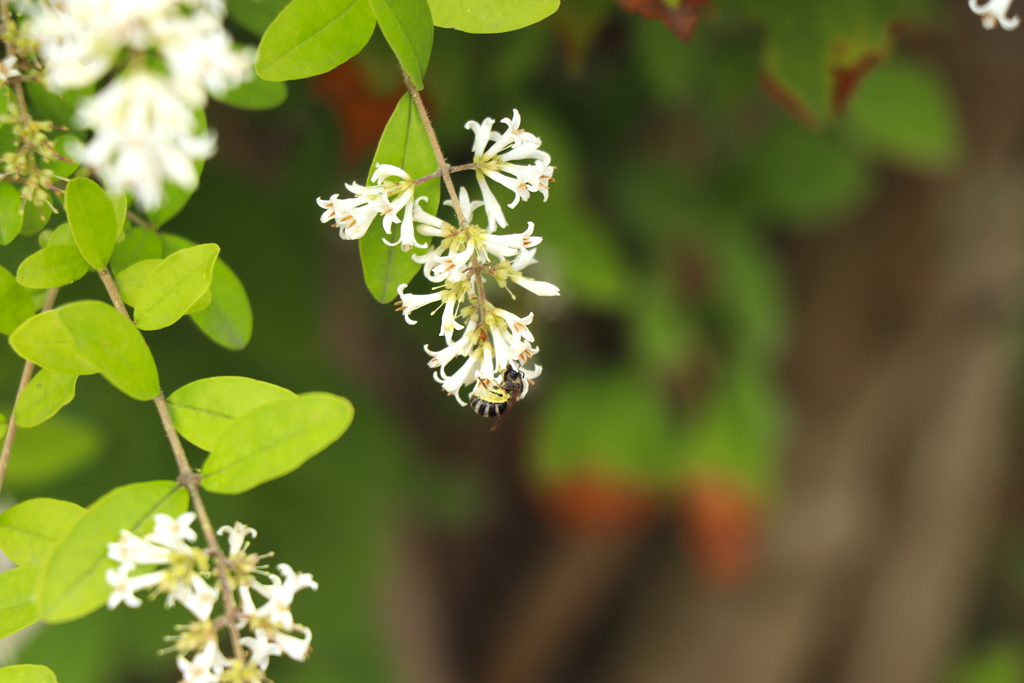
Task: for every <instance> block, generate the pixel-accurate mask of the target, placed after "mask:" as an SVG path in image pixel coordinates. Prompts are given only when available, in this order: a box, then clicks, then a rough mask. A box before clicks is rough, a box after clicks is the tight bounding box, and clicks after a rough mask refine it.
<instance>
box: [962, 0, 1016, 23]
mask: <svg viewBox="0 0 1024 683" xmlns="http://www.w3.org/2000/svg"><path fill="white" fill-rule="evenodd" d="M1012 4H1013V0H987V1H986V2H982V1H981V0H968V2H967V6H968V7H970V8H971V11H972V12H974V13H975V14H977V15H978V16H980V17H981V25H982V26H983V27H985V29H986V30H988V31H991V30H992V29H994V28H995V27H996V26H997V25H998V26H1001V27H1002V28H1003V29H1005V30H1007V31H1012V30H1013V29H1015V28H1017V27H1018V26H1020V17H1019V16H1017V15H1016V14H1015V15H1013V16H1012V17H1011V16H1008V15H1009V13H1010V5H1012Z"/></svg>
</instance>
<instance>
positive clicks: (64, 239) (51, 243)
mask: <svg viewBox="0 0 1024 683" xmlns="http://www.w3.org/2000/svg"><path fill="white" fill-rule="evenodd" d="M60 244H64V245H70V246H73V247H75V248H77V246H78V245H76V244H75V236H74V235H72V234H71V226H70V225H68V224H67V223H61V224H60V225H58V226H57V227H56V228H54V229H53V231H52V232H50V237H49V238H48V239H47V240H46V244H45V245H43V246H45V247H55V246H57V245H60ZM79 253H81V252H79Z"/></svg>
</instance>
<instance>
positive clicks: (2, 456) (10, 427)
mask: <svg viewBox="0 0 1024 683" xmlns="http://www.w3.org/2000/svg"><path fill="white" fill-rule="evenodd" d="M59 291H60V287H54V288H53V289H51V290H50V291H48V292H47V293H46V301H44V302H43V307H42V309H41V310H40V313H45V312H46V311H49V310H50V309H51V308H53V304H54V302H56V301H57V292H59ZM35 368H36V364H35V363H33V362H32V361H30V360H27V361H25V367H24V368H23V369H22V371H21V381H20V382H18V391H17V393H15V394H14V405H13V406H12V407H11V418H10V420H8V422H7V434H6V436H4V445H3V448H2V449H0V490H3V486H4V477H5V476H6V475H7V462H8V461H9V460H10V459H11V449H13V448H14V435H15V434H16V433H17V431H18V425H17V424H16V423H15V422H14V409H15V408H17V407H18V399H19V398H21V392H23V391H24V390H25V387H26V386H28V383H29V380H31V379H32V371H33V370H35Z"/></svg>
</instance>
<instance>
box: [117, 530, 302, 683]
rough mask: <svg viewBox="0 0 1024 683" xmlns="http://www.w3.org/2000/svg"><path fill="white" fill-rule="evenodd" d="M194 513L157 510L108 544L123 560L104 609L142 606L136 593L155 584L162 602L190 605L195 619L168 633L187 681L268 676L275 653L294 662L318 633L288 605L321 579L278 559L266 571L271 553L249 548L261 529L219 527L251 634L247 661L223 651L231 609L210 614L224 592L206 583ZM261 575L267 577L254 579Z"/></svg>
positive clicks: (245, 640) (243, 626) (242, 623)
mask: <svg viewBox="0 0 1024 683" xmlns="http://www.w3.org/2000/svg"><path fill="white" fill-rule="evenodd" d="M195 519H196V515H195V513H194V512H186V513H184V514H182V515H180V516H178V517H171V516H170V515H165V514H158V515H156V516H155V526H154V528H153V531H152V532H151V533H148V534H146V535H145V536H143V537H141V538H140V537H139V536H136V535H135V534H133V533H132V532H130V531H127V530H125V531H122V532H121V537H120V538H119V539H118V540H117V541H116V542H115V543H109V544H108V545H107V557H109V558H110V559H112V560H115V561H116V562H118V563H119V565H118V567H117V569H108V570H107V573H106V579H107V583H108V584H109V585H110V587H111V589H112V591H111V593H110V597H109V598H107V608H108V609H114V608H115V607H117V606H118V605H119V604H121V603H124V604H125V605H127V606H128V607H138V606H139V605H141V604H142V600H141V599H140V598H139V597H138V596H137V595H135V594H136V593H137V592H139V591H142V590H146V589H152V593H151V595H153V596H155V595H159V594H161V593H162V594H164V595H165V596H166V598H165V606H167V607H171V606H173V605H175V604H178V603H180V604H181V605H182V606H184V607H185V608H186V609H187V610H188V611H189V612H191V613H192V616H193V617H195V620H194V621H193V622H192V623H190V624H188V625H187V626H179V627H178V630H179V633H178V634H177V635H176V636H173V637H169V638H168V639H169V640H172V641H174V645H173V646H172V647H170V648H168V649H169V651H174V652H177V654H178V656H177V664H178V669H179V670H180V671H181V680H182V681H183V683H217V682H218V681H253V682H256V681H260V680H262V679H263V678H265V676H264V675H263V672H265V671H266V670H267V666H268V665H269V664H270V658H271V657H276V656H280V655H287V656H288V657H290V658H292V659H294V660H296V661H300V662H301V661H303V660H305V659H306V657H308V656H309V649H310V647H309V645H310V641H311V640H312V638H313V634H312V632H311V631H310V630H309V628H307V627H305V626H303V625H302V624H298V623H296V622H295V619H294V617H293V616H292V612H291V606H292V601H293V600H294V598H295V594H296V593H297V592H298V591H300V590H302V589H303V588H310V589H312V590H316V589H317V588H318V585H317V583H316V581H314V580H313V576H312V575H311V574H306V573H303V572H296V571H295V570H293V569H292V568H291V567H290V566H289V565H287V564H279V565H277V569H278V571H279V572H280V576H278V575H276V574H271V573H269V572H266V571H264V570H263V569H262V568H261V567H260V565H259V562H260V560H261V559H263V557H266V556H260V555H256V554H254V553H250V552H249V542H248V540H247V536H252V537H254V538H255V536H256V530H255V529H252V528H251V527H248V526H246V525H244V524H242V523H241V522H235V525H234V526H230V527H229V526H223V527H221V528H220V529H219V530H218V531H217V534H218V535H221V536H223V535H225V534H226V535H227V540H228V552H227V564H228V567H229V571H230V584H231V586H232V588H233V589H234V590H235V591H236V592H237V599H236V603H237V607H238V614H237V616H238V622H237V624H236V626H237V628H238V630H239V632H242V631H243V630H248V631H249V633H250V635H246V636H243V637H242V638H241V639H240V642H241V644H242V645H243V646H245V648H246V649H247V650H248V656H247V657H246V660H247V661H246V662H244V663H243V662H240V661H238V660H237V659H235V658H233V657H228V656H226V655H225V654H224V653H222V652H221V650H220V645H219V636H218V632H219V631H220V630H221V629H222V628H225V627H226V625H227V616H226V615H221V616H219V617H217V618H216V619H213V618H211V617H212V614H213V608H214V606H215V605H216V604H217V600H218V598H219V597H220V595H221V591H220V589H219V588H217V587H216V586H215V585H210V583H209V582H208V580H209V579H210V577H211V571H210V557H209V555H208V554H207V552H206V551H204V550H202V549H200V548H198V547H196V546H194V545H192V544H193V543H195V542H196V540H197V536H196V532H195V531H194V530H193V529H192V523H193V522H194V521H195ZM140 568H141V569H140ZM257 576H262V577H265V579H266V580H267V581H269V583H261V582H259V581H257V580H256V577H257ZM253 594H256V595H257V596H259V598H260V600H261V602H262V604H261V605H259V606H257V605H256V602H255V600H254V599H253ZM296 634H298V635H296ZM192 653H194V654H192ZM189 654H192V658H191V659H189V657H188V655H189Z"/></svg>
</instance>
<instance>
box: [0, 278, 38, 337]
mask: <svg viewBox="0 0 1024 683" xmlns="http://www.w3.org/2000/svg"><path fill="white" fill-rule="evenodd" d="M35 312H36V308H35V306H33V305H32V298H31V297H30V296H29V294H28V290H26V289H25V288H24V287H22V286H21V285H19V284H18V282H17V280H15V279H14V276H13V275H11V274H10V272H8V270H7V269H6V268H0V334H10V333H11V332H13V331H14V329H15V328H16V327H17V326H18V325H20V324H21V323H23V322H25V321H26V320H28V319H29V318H31V317H32V315H33V314H35Z"/></svg>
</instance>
